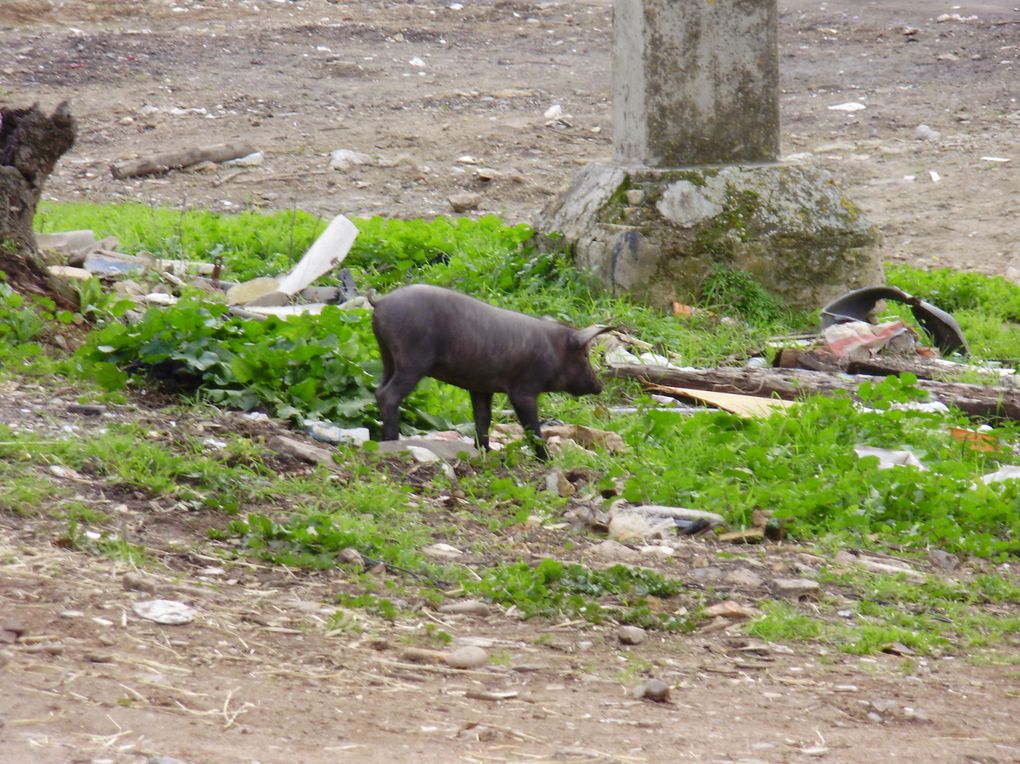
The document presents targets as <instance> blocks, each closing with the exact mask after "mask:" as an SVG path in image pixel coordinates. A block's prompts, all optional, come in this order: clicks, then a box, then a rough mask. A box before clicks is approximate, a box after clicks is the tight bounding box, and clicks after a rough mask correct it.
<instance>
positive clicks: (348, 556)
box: [337, 546, 365, 570]
mask: <svg viewBox="0 0 1020 764" xmlns="http://www.w3.org/2000/svg"><path fill="white" fill-rule="evenodd" d="M337 557H338V559H339V560H340V562H342V563H344V564H345V565H353V566H355V567H356V568H358V569H359V570H364V569H365V558H364V557H362V556H361V552H359V551H358V550H357V549H355V548H354V547H352V546H349V547H347V548H346V549H341V550H340V554H339V555H337Z"/></svg>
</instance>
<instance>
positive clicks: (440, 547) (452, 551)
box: [421, 544, 464, 560]
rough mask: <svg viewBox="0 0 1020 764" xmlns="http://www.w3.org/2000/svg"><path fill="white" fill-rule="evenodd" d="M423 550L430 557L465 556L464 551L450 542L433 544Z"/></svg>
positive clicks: (450, 558)
mask: <svg viewBox="0 0 1020 764" xmlns="http://www.w3.org/2000/svg"><path fill="white" fill-rule="evenodd" d="M421 551H422V552H423V553H424V554H427V555H428V556H429V557H438V558H440V559H443V560H453V559H456V558H457V557H463V556H464V553H463V552H462V551H460V550H459V549H457V547H455V546H450V545H449V544H431V545H429V546H427V547H425V548H424V549H422V550H421Z"/></svg>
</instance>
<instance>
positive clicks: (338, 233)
mask: <svg viewBox="0 0 1020 764" xmlns="http://www.w3.org/2000/svg"><path fill="white" fill-rule="evenodd" d="M357 236H358V229H357V227H356V226H355V225H354V223H352V222H351V221H350V220H348V219H347V218H346V217H344V216H343V215H337V216H336V217H334V218H333V220H331V221H330V223H329V225H328V226H326V230H325V231H323V232H322V233H321V234H320V235H319V237H318V238H317V239H316V240H315V241H314V242H313V243H312V246H310V247H309V248H308V251H307V252H305V254H304V255H303V256H302V257H301V259H300V260H299V261H298V263H297V265H295V266H294V267H293V268H292V269H291V271H290V273H288V274H287V275H285V276H283V277H282V278H271V277H266V276H261V277H259V278H256V279H252V280H251V281H245V282H243V283H241V284H236V285H234V286H233V287H231V288H230V289H228V290H227V302H228V303H230V304H231V305H243V306H245V309H247V310H255V309H258V308H264V307H280V306H286V305H288V303H290V301H291V299H292V298H293V297H294V296H295V295H297V293H298V292H300V291H301V290H302V289H304V288H306V287H308V286H309V285H310V284H311V283H312V282H313V281H315V280H316V279H317V278H319V277H320V276H322V275H323V274H324V273H326V272H328V271H331V270H333V269H335V268H337V267H339V265H340V263H342V262H343V261H344V258H345V257H347V253H348V252H350V250H351V247H352V246H354V240H355V239H356V238H357ZM304 307H305V308H306V309H307V308H310V307H311V306H304ZM319 310H321V307H320V308H319Z"/></svg>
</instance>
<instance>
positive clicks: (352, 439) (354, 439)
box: [304, 419, 371, 446]
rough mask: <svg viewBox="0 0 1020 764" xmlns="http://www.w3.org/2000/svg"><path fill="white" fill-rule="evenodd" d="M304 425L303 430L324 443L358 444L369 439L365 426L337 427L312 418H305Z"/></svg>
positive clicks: (369, 435)
mask: <svg viewBox="0 0 1020 764" xmlns="http://www.w3.org/2000/svg"><path fill="white" fill-rule="evenodd" d="M304 425H305V432H307V433H308V434H309V435H311V436H312V437H313V438H315V440H319V441H322V442H324V443H351V444H353V445H355V446H360V445H362V444H363V443H366V442H368V441H369V440H370V439H371V434H370V433H369V431H368V428H367V427H337V426H336V425H335V424H330V423H329V422H319V421H317V420H314V419H306V420H305V421H304Z"/></svg>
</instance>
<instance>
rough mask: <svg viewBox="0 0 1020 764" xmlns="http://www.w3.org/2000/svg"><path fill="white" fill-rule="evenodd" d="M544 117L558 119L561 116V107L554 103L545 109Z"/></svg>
mask: <svg viewBox="0 0 1020 764" xmlns="http://www.w3.org/2000/svg"><path fill="white" fill-rule="evenodd" d="M544 116H545V118H546V119H559V118H560V117H562V116H563V107H562V106H560V105H559V104H558V103H554V104H553V105H552V106H550V107H549V108H548V109H546V110H545V114H544Z"/></svg>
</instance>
